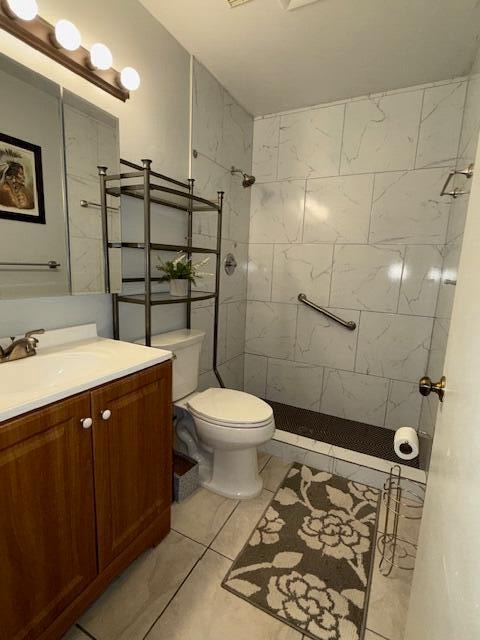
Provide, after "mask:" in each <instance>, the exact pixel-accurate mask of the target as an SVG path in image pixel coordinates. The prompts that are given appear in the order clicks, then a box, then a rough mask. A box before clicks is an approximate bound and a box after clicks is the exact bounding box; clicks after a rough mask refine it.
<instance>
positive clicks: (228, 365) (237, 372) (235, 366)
mask: <svg viewBox="0 0 480 640" xmlns="http://www.w3.org/2000/svg"><path fill="white" fill-rule="evenodd" d="M218 370H219V372H220V375H221V376H222V379H223V382H224V384H225V386H226V387H227V388H228V389H237V391H243V354H241V355H239V356H237V357H236V358H232V359H231V360H227V361H226V362H224V363H223V364H221V365H220V366H219V367H218Z"/></svg>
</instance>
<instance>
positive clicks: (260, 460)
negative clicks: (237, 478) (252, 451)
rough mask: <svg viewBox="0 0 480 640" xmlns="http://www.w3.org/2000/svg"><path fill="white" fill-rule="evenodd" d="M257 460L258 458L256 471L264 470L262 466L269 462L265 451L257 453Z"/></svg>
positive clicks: (268, 455) (268, 456)
mask: <svg viewBox="0 0 480 640" xmlns="http://www.w3.org/2000/svg"><path fill="white" fill-rule="evenodd" d="M257 458H258V470H259V471H262V469H263V468H264V466H265V465H266V464H267V462H268V461H269V460H270V454H269V453H267V452H266V451H260V450H258V451H257Z"/></svg>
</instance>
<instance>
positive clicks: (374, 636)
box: [364, 629, 387, 640]
mask: <svg viewBox="0 0 480 640" xmlns="http://www.w3.org/2000/svg"><path fill="white" fill-rule="evenodd" d="M364 640H387V639H386V638H384V637H383V636H379V635H378V633H375V632H374V631H370V629H367V632H366V634H365V638H364Z"/></svg>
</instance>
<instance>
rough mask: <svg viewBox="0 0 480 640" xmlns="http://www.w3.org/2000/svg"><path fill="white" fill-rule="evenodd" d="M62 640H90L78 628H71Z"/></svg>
mask: <svg viewBox="0 0 480 640" xmlns="http://www.w3.org/2000/svg"><path fill="white" fill-rule="evenodd" d="M62 640H90V638H89V636H87V634H86V633H83V631H82V630H81V629H79V628H78V627H72V628H71V629H70V631H69V632H68V633H67V635H65V636H63V638H62Z"/></svg>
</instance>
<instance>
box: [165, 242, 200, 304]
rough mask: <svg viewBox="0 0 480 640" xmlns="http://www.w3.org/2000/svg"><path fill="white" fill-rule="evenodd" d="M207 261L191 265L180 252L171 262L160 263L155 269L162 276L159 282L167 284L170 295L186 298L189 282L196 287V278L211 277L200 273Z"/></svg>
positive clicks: (186, 257)
mask: <svg viewBox="0 0 480 640" xmlns="http://www.w3.org/2000/svg"><path fill="white" fill-rule="evenodd" d="M208 261H209V258H205V259H204V260H201V261H200V262H196V263H193V262H192V261H191V260H189V259H188V256H187V255H186V254H184V253H181V252H180V253H178V254H177V256H176V257H175V258H174V259H173V260H167V261H166V262H162V261H160V262H159V264H158V265H157V269H158V270H159V271H162V272H163V274H164V275H163V276H162V277H161V282H168V283H169V286H170V295H172V296H175V297H176V298H186V297H187V295H188V283H189V282H191V283H192V284H194V285H196V284H197V279H198V278H202V277H203V276H209V275H212V274H211V273H204V272H202V271H200V269H201V268H202V267H204V266H205V265H206V264H207V262H208Z"/></svg>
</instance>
